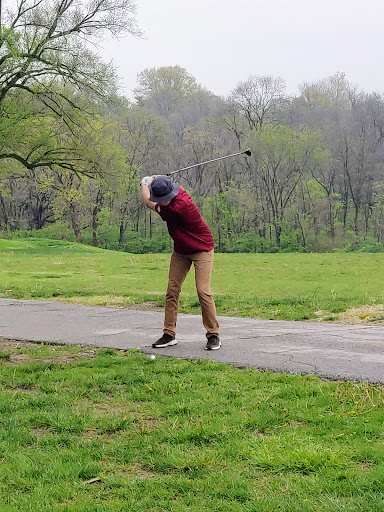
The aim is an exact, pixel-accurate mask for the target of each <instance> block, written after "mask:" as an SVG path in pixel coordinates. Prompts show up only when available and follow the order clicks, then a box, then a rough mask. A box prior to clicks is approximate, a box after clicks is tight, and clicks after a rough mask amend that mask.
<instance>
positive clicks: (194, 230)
mask: <svg viewBox="0 0 384 512" xmlns="http://www.w3.org/2000/svg"><path fill="white" fill-rule="evenodd" d="M141 191H142V196H143V202H144V204H145V205H146V206H147V207H148V208H151V209H152V210H154V211H155V212H157V213H158V214H159V215H160V217H161V218H162V219H163V220H164V221H165V222H166V223H167V227H168V232H169V234H170V235H171V237H172V238H173V242H174V251H173V253H172V256H171V262H170V267H169V279H168V288H167V293H166V296H165V319H164V334H163V336H162V337H161V338H160V339H158V340H157V341H156V342H155V343H153V345H152V347H154V348H162V347H168V346H170V345H176V343H177V341H176V322H177V313H178V309H179V295H180V291H181V286H182V284H183V282H184V279H185V278H186V276H187V274H188V271H189V269H190V268H191V265H192V263H193V264H194V267H195V282H196V290H197V295H198V297H199V301H200V306H201V312H202V317H203V325H204V327H205V329H206V331H207V333H206V337H207V344H206V346H205V349H206V350H218V349H219V348H220V346H221V342H220V338H219V324H218V322H217V317H216V307H215V301H214V299H213V297H212V294H211V274H212V264H213V247H214V241H213V237H212V233H211V231H210V229H209V228H208V226H207V225H206V223H205V222H204V221H203V219H202V218H201V215H200V213H199V211H198V209H197V207H196V205H195V204H194V203H193V201H192V199H191V198H190V196H189V195H188V194H187V192H185V190H183V189H182V188H181V187H179V185H178V184H177V183H172V181H171V180H170V179H169V178H168V177H167V176H146V177H145V178H143V179H142V180H141Z"/></svg>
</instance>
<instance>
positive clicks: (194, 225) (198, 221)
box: [155, 187, 214, 254]
mask: <svg viewBox="0 0 384 512" xmlns="http://www.w3.org/2000/svg"><path fill="white" fill-rule="evenodd" d="M155 209H156V211H157V213H158V214H159V215H160V217H161V218H162V219H163V220H164V221H165V222H166V223H167V227H168V232H169V234H170V235H171V237H172V238H173V241H174V249H175V252H178V253H179V254H192V253H194V252H200V251H210V250H211V249H213V247H214V240H213V236H212V233H211V231H210V229H209V227H208V226H207V225H206V223H205V222H204V221H203V219H202V217H201V215H200V213H199V210H198V209H197V207H196V205H195V203H194V202H193V201H192V199H191V198H190V196H189V195H188V194H187V193H186V191H185V190H183V189H182V188H181V187H180V188H179V192H178V194H177V196H176V197H174V198H173V199H172V201H171V202H170V203H169V205H167V206H164V205H162V204H161V203H156V206H155Z"/></svg>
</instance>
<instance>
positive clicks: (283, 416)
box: [0, 341, 384, 512]
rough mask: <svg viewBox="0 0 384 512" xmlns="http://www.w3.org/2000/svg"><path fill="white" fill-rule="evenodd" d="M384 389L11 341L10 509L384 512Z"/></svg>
mask: <svg viewBox="0 0 384 512" xmlns="http://www.w3.org/2000/svg"><path fill="white" fill-rule="evenodd" d="M383 403H384V388H382V387H378V386H373V385H369V384H364V383H359V384H357V383H345V382H324V381H321V380H320V379H319V378H317V377H310V376H306V377H302V376H295V375H284V374H279V373H274V374H273V373H263V372H258V371H256V370H251V369H248V370H239V369H236V368H233V367H231V366H229V365H221V364H215V363H211V362H209V361H195V362H191V361H185V360H177V359H169V358H162V357H158V358H157V359H156V360H154V361H152V360H150V359H149V358H148V357H147V356H145V355H141V354H138V353H136V352H133V351H130V352H127V353H125V352H122V351H120V352H118V351H113V350H105V349H104V350H103V349H100V350H95V349H90V348H84V347H82V348H80V347H60V346H44V345H38V346H34V347H33V346H32V348H31V345H29V346H25V344H19V345H17V344H15V343H8V344H7V343H6V342H4V341H3V342H2V345H1V353H0V457H1V458H0V510H1V512H21V511H22V512H36V511H39V512H125V511H129V512H142V511H146V512H147V511H148V512H160V511H172V512H182V511H189V512H205V511H215V512H216V511H217V512H218V511H223V512H276V511H281V512H380V511H384V501H383V489H384V428H383V425H384V407H383Z"/></svg>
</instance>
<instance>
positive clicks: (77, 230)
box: [69, 203, 83, 244]
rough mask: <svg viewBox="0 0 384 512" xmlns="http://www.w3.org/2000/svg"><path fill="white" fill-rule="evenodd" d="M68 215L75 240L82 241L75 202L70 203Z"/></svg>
mask: <svg viewBox="0 0 384 512" xmlns="http://www.w3.org/2000/svg"><path fill="white" fill-rule="evenodd" d="M69 215H70V218H71V225H72V229H73V232H74V233H75V237H76V242H79V243H80V244H82V243H83V233H82V231H81V227H80V222H79V210H78V208H77V204H76V203H71V204H70V207H69Z"/></svg>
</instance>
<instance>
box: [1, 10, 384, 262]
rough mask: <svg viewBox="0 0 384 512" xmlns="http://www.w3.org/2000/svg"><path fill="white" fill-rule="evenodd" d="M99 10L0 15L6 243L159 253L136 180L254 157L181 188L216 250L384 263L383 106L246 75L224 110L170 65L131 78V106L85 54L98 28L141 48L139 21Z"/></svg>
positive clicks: (342, 86)
mask: <svg viewBox="0 0 384 512" xmlns="http://www.w3.org/2000/svg"><path fill="white" fill-rule="evenodd" d="M104 4H105V5H104ZM0 5H1V0H0ZM95 5H96V4H95ZM97 6H99V10H97V9H96V11H95V10H94V11H89V10H88V11H87V9H86V6H85V5H84V6H83V10H82V11H81V9H80V10H79V7H78V4H77V7H76V9H75V6H74V4H73V2H72V1H71V0H63V1H61V2H53V1H51V0H43V1H41V0H40V1H38V0H36V1H35V2H33V1H27V0H26V1H20V2H19V3H18V10H17V9H15V11H14V12H13V13H12V12H9V11H7V15H6V16H5V15H4V14H3V17H2V19H1V23H0V230H1V233H2V236H8V237H12V236H50V237H55V238H68V239H73V240H77V241H78V242H85V243H91V244H93V245H95V246H101V247H107V248H115V249H117V248H119V249H122V250H127V251H131V252H147V251H154V252H155V251H167V250H170V247H171V245H170V242H169V238H168V236H167V234H166V231H165V226H164V225H163V223H162V222H161V221H160V220H159V218H158V217H157V216H156V215H155V214H153V213H151V212H149V211H145V209H144V207H143V205H142V203H141V199H140V186H139V183H140V178H141V177H142V176H144V175H145V174H163V173H167V172H169V171H171V170H174V169H178V168H180V167H184V166H187V165H191V164H194V163H198V162H203V161H205V160H208V159H210V158H215V157H218V156H224V155H227V154H230V153H233V152H236V151H239V150H241V149H245V148H247V147H250V148H251V150H252V156H251V157H249V158H247V157H243V156H240V157H236V158H232V159H227V160H223V161H221V162H217V163H215V164H210V165H207V166H201V167H197V168H195V169H193V170H190V171H186V172H184V173H180V174H178V175H177V180H178V181H179V183H180V184H181V186H183V187H184V188H185V189H186V190H187V191H188V192H189V193H190V194H191V195H192V196H193V198H194V199H195V201H196V203H197V204H198V206H199V208H200V210H201V211H202V213H203V216H204V218H205V219H206V221H207V223H208V224H209V226H210V227H211V228H212V230H213V232H214V235H215V240H216V247H217V250H218V251H236V252H237V251H239V252H242V251H247V252H276V251H331V250H366V251H381V250H382V248H383V242H384V223H383V222H384V174H383V164H384V153H383V139H384V97H383V96H382V95H381V94H378V93H374V94H367V93H365V92H363V91H360V90H359V89H358V88H357V87H356V86H354V85H352V84H351V83H349V82H348V80H347V79H346V77H345V76H344V74H342V73H337V74H335V75H334V76H332V77H329V78H325V79H324V80H321V81H318V82H315V83H304V84H302V85H301V86H300V90H299V93H298V94H297V95H296V96H295V97H292V96H290V95H288V94H287V92H286V89H285V84H284V80H283V79H282V78H279V77H270V76H259V75H256V74H255V75H251V76H250V77H249V78H248V79H246V80H245V81H241V82H239V83H238V85H237V86H236V88H235V89H234V90H233V91H232V93H231V94H230V95H229V96H228V97H227V98H222V97H217V96H215V95H214V94H213V93H211V92H210V91H208V90H206V89H205V88H204V87H202V86H201V85H199V84H198V83H197V82H196V80H195V79H194V77H193V76H191V75H190V74H189V73H188V72H187V71H186V70H185V69H183V68H181V67H179V66H171V67H162V68H157V69H146V70H144V71H143V72H141V73H140V74H139V75H138V78H137V87H136V89H135V90H134V100H133V101H128V100H127V99H125V98H123V97H121V96H119V95H118V93H117V91H118V89H117V86H116V83H117V81H116V78H115V74H114V71H113V69H112V68H111V67H110V66H109V65H105V64H104V63H103V62H101V61H100V59H99V58H98V57H97V55H96V54H94V53H92V52H91V51H90V50H89V46H88V45H87V44H86V43H85V42H84V40H89V39H90V38H92V37H95V36H98V35H99V33H100V32H104V31H105V30H106V29H108V30H110V31H112V32H113V33H114V34H117V33H121V31H122V30H124V29H125V30H126V29H127V28H128V32H131V33H133V34H137V35H138V34H139V31H138V29H137V28H136V26H135V24H134V21H133V18H132V17H129V16H130V15H131V14H132V13H133V12H134V6H133V4H132V2H130V1H128V0H105V2H104V1H103V0H99V1H98V2H97ZM112 6H113V7H114V9H112ZM108 9H109V11H108ZM80 11H81V12H80ZM107 11H108V12H107ZM0 16H1V9H0ZM123 16H124V19H123Z"/></svg>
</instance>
